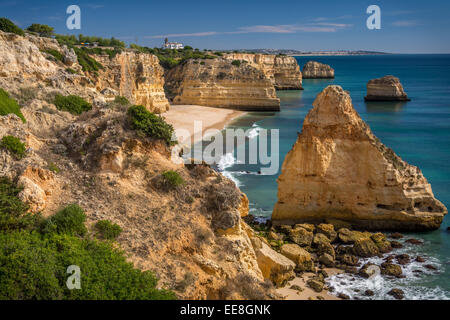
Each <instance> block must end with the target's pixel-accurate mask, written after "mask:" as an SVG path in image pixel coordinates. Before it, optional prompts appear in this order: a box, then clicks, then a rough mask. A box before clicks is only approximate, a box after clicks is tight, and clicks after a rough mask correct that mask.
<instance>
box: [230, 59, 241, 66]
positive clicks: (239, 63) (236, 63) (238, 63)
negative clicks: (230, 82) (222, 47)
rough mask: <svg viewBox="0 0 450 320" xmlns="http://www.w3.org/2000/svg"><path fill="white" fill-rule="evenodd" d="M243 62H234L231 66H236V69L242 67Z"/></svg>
mask: <svg viewBox="0 0 450 320" xmlns="http://www.w3.org/2000/svg"><path fill="white" fill-rule="evenodd" d="M241 63H242V62H241V60H233V61H232V62H231V64H232V65H233V66H235V67H240V66H241Z"/></svg>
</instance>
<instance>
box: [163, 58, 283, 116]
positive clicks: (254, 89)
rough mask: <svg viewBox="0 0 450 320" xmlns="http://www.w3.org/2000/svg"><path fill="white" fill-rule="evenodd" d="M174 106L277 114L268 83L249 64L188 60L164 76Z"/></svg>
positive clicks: (278, 104)
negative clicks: (272, 112)
mask: <svg viewBox="0 0 450 320" xmlns="http://www.w3.org/2000/svg"><path fill="white" fill-rule="evenodd" d="M166 81H167V87H168V88H169V91H170V92H171V94H172V95H173V97H174V98H173V103H174V104H182V105H183V104H187V105H201V106H210V107H222V108H233V109H239V110H254V111H279V110H280V99H278V98H277V96H276V93H275V88H274V86H273V85H272V83H271V81H270V80H269V79H268V78H267V77H266V76H265V75H264V73H263V72H262V71H261V70H258V69H256V68H254V67H252V66H251V65H250V64H247V63H242V64H241V65H240V66H235V65H233V64H232V62H231V61H229V60H226V59H206V60H202V61H201V62H199V61H193V60H190V61H188V62H186V63H185V64H183V65H180V66H178V67H175V68H174V69H172V70H170V71H169V72H168V73H167V75H166Z"/></svg>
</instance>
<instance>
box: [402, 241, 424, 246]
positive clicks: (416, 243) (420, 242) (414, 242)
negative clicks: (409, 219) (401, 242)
mask: <svg viewBox="0 0 450 320" xmlns="http://www.w3.org/2000/svg"><path fill="white" fill-rule="evenodd" d="M405 243H409V244H413V245H416V246H418V245H421V244H423V241H422V240H417V239H408V240H406V241H405Z"/></svg>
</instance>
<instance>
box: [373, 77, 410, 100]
mask: <svg viewBox="0 0 450 320" xmlns="http://www.w3.org/2000/svg"><path fill="white" fill-rule="evenodd" d="M364 99H365V100H366V101H411V99H409V98H408V95H407V94H406V92H405V90H403V86H402V84H401V83H400V80H399V78H397V77H394V76H385V77H383V78H379V79H373V80H370V81H369V83H367V96H366V97H365V98H364Z"/></svg>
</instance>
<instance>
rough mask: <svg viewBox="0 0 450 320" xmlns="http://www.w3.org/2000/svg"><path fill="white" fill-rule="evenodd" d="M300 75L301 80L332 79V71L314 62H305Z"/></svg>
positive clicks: (327, 66)
mask: <svg viewBox="0 0 450 320" xmlns="http://www.w3.org/2000/svg"><path fill="white" fill-rule="evenodd" d="M302 73H303V79H334V69H333V68H331V67H330V66H329V65H327V64H323V63H319V62H316V61H309V62H307V63H306V64H305V65H304V66H303V70H302Z"/></svg>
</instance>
